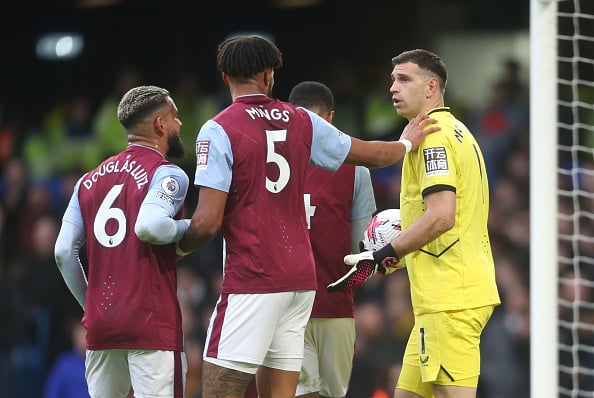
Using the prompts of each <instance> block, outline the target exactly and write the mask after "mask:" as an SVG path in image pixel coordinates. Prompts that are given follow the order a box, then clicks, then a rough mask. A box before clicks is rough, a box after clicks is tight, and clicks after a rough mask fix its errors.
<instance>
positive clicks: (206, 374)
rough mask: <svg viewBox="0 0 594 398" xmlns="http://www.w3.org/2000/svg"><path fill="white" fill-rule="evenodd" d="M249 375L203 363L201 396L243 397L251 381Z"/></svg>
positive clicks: (216, 397)
mask: <svg viewBox="0 0 594 398" xmlns="http://www.w3.org/2000/svg"><path fill="white" fill-rule="evenodd" d="M252 377H253V376H252V375H251V374H249V373H244V372H239V371H237V370H231V369H227V368H223V367H220V366H217V365H213V364H211V363H208V362H204V364H203V368H202V394H203V397H204V398H235V397H238V398H239V397H243V396H244V394H245V391H246V389H247V386H248V384H249V382H250V380H251V379H252Z"/></svg>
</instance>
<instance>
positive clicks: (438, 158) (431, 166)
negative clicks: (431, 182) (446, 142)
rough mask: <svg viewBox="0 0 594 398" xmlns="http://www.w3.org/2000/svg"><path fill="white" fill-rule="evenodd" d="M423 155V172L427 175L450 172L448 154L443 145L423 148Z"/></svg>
mask: <svg viewBox="0 0 594 398" xmlns="http://www.w3.org/2000/svg"><path fill="white" fill-rule="evenodd" d="M423 156H424V158H425V174H426V175H427V177H430V176H434V175H440V174H450V169H449V167H448V155H447V153H446V150H445V148H444V147H435V148H425V149H423Z"/></svg>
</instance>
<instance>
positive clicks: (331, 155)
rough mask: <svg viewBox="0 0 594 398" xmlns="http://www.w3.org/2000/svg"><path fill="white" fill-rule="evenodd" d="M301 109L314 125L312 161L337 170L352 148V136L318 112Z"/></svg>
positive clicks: (317, 164) (320, 165)
mask: <svg viewBox="0 0 594 398" xmlns="http://www.w3.org/2000/svg"><path fill="white" fill-rule="evenodd" d="M300 109H303V110H305V111H306V112H307V114H308V115H309V117H310V118H311V124H312V127H313V138H312V144H311V158H310V161H311V162H312V163H313V164H315V165H316V166H319V167H323V168H325V169H328V170H332V171H336V170H337V169H338V168H339V167H340V166H341V165H342V163H343V162H344V159H345V158H346V156H347V155H348V153H349V151H350V150H351V137H350V136H349V135H347V134H345V133H343V132H342V131H340V130H339V129H337V128H336V127H334V126H333V125H332V124H330V123H328V122H327V121H326V120H324V119H323V118H321V117H320V116H319V115H317V114H316V113H313V112H311V111H309V110H307V109H305V108H300Z"/></svg>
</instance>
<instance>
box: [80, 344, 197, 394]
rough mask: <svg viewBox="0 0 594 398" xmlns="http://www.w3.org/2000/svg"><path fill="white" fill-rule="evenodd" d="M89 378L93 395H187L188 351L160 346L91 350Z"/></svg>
mask: <svg viewBox="0 0 594 398" xmlns="http://www.w3.org/2000/svg"><path fill="white" fill-rule="evenodd" d="M85 368H86V372H85V373H86V375H85V376H86V379H87V384H88V386H89V394H90V396H91V398H126V397H128V394H129V393H130V388H131V387H132V388H133V389H134V397H135V398H164V397H171V398H183V397H184V391H185V388H186V372H187V363H186V355H185V353H183V352H179V351H160V350H132V349H113V350H97V351H91V350H87V355H86V359H85Z"/></svg>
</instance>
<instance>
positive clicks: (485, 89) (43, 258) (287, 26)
mask: <svg viewBox="0 0 594 398" xmlns="http://www.w3.org/2000/svg"><path fill="white" fill-rule="evenodd" d="M528 29H529V2H528V1H518V0H485V1H480V2H479V1H474V0H451V1H440V0H418V1H414V2H413V1H375V0H369V1H365V2H362V1H338V0H269V1H249V2H248V1H212V0H203V1H189V0H185V1H182V0H171V1H167V2H165V1H163V2H161V1H123V0H121V1H118V0H81V1H54V2H52V4H47V3H42V2H39V3H38V4H37V3H35V2H33V3H30V2H27V3H19V2H16V1H14V0H13V1H11V2H3V3H2V5H1V6H0V194H1V196H0V295H1V296H2V299H3V300H2V305H1V306H0V307H1V308H0V325H1V329H0V398H1V397H7V398H8V397H19V398H27V397H32V398H36V397H42V396H43V397H46V398H52V397H61V398H68V397H84V396H86V395H85V393H84V379H81V378H82V377H83V376H84V374H83V373H82V372H84V365H83V362H82V356H81V354H80V349H81V345H80V341H81V331H80V329H79V328H78V327H77V326H78V324H79V320H80V317H81V316H82V311H81V310H80V308H79V307H78V305H77V304H76V301H75V300H74V298H73V297H72V296H71V295H70V293H69V292H68V290H67V289H66V286H65V284H64V282H63V281H62V279H61V277H60V274H59V272H58V270H57V268H56V266H55V262H54V259H53V244H54V242H55V238H56V236H57V231H58V229H59V225H60V220H61V217H62V214H63V212H64V209H65V208H66V205H67V202H68V200H69V198H70V195H71V193H72V188H73V186H74V184H75V182H76V181H77V179H78V178H79V177H80V176H81V175H82V174H83V173H84V172H85V171H87V170H89V169H91V168H92V167H94V166H95V165H96V164H97V163H98V162H100V161H101V160H102V159H103V158H104V157H106V156H108V155H110V154H112V153H115V152H118V151H119V150H121V149H122V148H123V147H124V146H125V143H126V137H125V135H124V134H123V130H122V129H121V127H120V126H119V123H118V121H117V118H116V114H115V109H116V106H117V103H118V102H119V99H120V98H121V95H122V94H123V93H124V92H125V91H126V90H127V89H129V88H130V87H132V86H134V85H139V84H156V85H159V86H162V87H165V88H167V89H169V90H170V91H171V93H172V96H173V98H174V100H175V101H176V103H177V105H178V108H179V111H180V112H179V113H180V118H181V120H182V121H183V122H184V126H183V127H182V137H183V139H184V142H185V143H186V147H187V149H189V150H188V152H189V154H188V156H186V157H185V158H184V159H182V160H180V164H181V165H182V167H183V168H184V169H185V170H186V172H187V173H188V174H189V175H190V176H193V173H194V169H193V168H194V161H195V159H193V157H194V154H193V151H192V147H193V141H194V139H195V137H196V133H197V131H198V129H199V128H200V125H201V124H202V123H203V122H204V121H205V120H207V119H208V118H210V117H212V116H213V115H214V114H215V113H216V112H217V111H219V110H220V109H222V108H223V107H224V106H226V105H227V104H228V103H229V95H228V92H227V90H226V88H225V87H224V86H223V84H222V83H221V81H220V77H219V75H218V73H217V71H216V64H215V51H216V46H217V44H218V43H219V42H220V41H222V40H223V39H225V38H226V37H228V36H229V35H232V34H236V33H245V32H251V33H257V34H262V35H266V36H268V37H269V38H271V39H273V40H274V41H275V42H276V44H277V45H278V46H279V48H280V49H281V51H282V53H283V58H284V66H283V68H281V69H280V70H278V71H277V72H276V74H275V77H276V85H275V88H274V96H275V97H278V98H281V99H286V98H287V96H288V93H289V91H290V89H291V87H292V86H293V85H294V84H296V83H298V82H299V81H302V80H320V81H322V82H324V83H326V84H327V85H328V86H329V87H330V88H331V89H332V90H333V91H334V94H335V97H336V113H337V114H336V118H335V124H336V125H337V126H338V127H339V128H341V129H343V130H344V131H346V132H347V133H349V134H351V135H354V136H358V137H362V138H366V139H394V138H397V137H398V134H399V132H400V131H401V129H402V126H403V124H404V120H402V119H400V118H399V117H398V116H397V115H396V114H395V112H394V109H393V107H392V104H391V101H390V95H389V92H388V88H389V81H390V78H389V75H390V72H391V64H390V60H391V58H392V57H393V56H395V55H397V54H398V53H400V52H401V51H404V50H408V49H412V48H417V47H423V48H427V49H429V50H432V51H435V52H437V53H438V54H439V55H441V56H442V58H443V59H444V61H445V62H446V64H447V66H448V68H449V73H450V79H449V83H448V89H447V92H446V105H449V106H451V107H452V110H453V112H454V113H455V114H456V115H457V116H458V117H459V118H460V119H461V120H463V121H464V122H465V123H466V124H467V125H468V126H469V127H470V128H471V130H472V131H473V132H474V134H475V135H476V136H477V138H478V139H479V142H480V143H481V146H482V148H483V152H484V154H485V158H486V161H487V168H488V173H489V178H490V183H491V191H492V192H491V195H492V200H491V204H492V209H491V217H490V229H491V234H492V241H493V252H494V256H495V260H496V267H497V273H498V280H499V285H500V290H501V295H502V298H503V300H504V304H503V305H502V306H500V307H499V308H498V309H497V311H496V312H495V314H494V316H493V318H492V321H491V322H490V324H489V326H488V328H487V330H485V333H484V336H483V342H482V344H483V374H482V375H481V381H480V386H479V397H480V398H499V397H506V398H523V397H528V396H529V353H528V347H529V323H528V322H529V315H528V314H529V308H528V302H529V300H528V267H529V262H528V260H529V250H528V248H529V231H528V226H529V220H528V186H529V184H528V145H529V142H528V138H529V125H528V120H529V114H528V71H529V56H528V53H529V34H528ZM55 33H59V34H71V35H78V38H79V39H82V42H81V43H80V44H81V45H82V47H81V51H80V53H79V54H78V55H77V56H76V57H72V58H68V53H67V52H63V53H62V55H66V56H65V57H63V58H59V59H44V58H40V53H39V51H40V50H43V49H45V50H46V54H47V52H48V49H49V50H51V49H52V47H51V46H49V47H48V46H45V47H44V46H43V45H41V44H39V41H40V40H41V39H42V38H43V37H44V35H48V34H55ZM50 39H51V38H50ZM46 40H47V38H46ZM76 40H78V39H75V41H74V42H68V43H69V44H70V45H72V43H74V47H76V44H77V43H78V42H76ZM50 41H51V40H50ZM66 47H68V46H66ZM74 47H68V48H74ZM68 48H67V49H68ZM54 50H60V48H59V47H55V48H54ZM62 50H64V49H63V48H61V50H60V51H62ZM49 53H50V54H51V53H52V52H51V51H49ZM55 54H56V51H54V55H55ZM372 178H373V184H374V189H375V194H376V200H377V207H378V209H379V210H381V209H384V208H389V207H399V203H398V200H399V199H398V195H399V190H400V169H399V166H398V165H396V166H393V167H390V168H385V169H377V170H373V171H372ZM195 200H196V192H195V189H191V190H190V192H189V193H188V199H187V202H186V216H189V215H190V214H191V212H192V211H193V208H194V206H195ZM221 253H222V247H221V240H220V238H219V239H217V240H215V241H214V242H213V243H212V244H211V245H209V246H208V247H207V248H205V249H203V250H201V251H199V252H196V253H194V254H192V255H190V256H188V257H186V258H185V259H184V260H183V261H181V262H180V265H179V296H180V302H181V303H182V308H183V314H184V328H185V336H186V351H187V355H188V364H189V371H188V398H197V397H200V366H201V350H202V344H203V341H204V333H205V328H206V326H207V321H208V317H209V316H210V313H211V311H212V308H213V305H214V302H215V300H216V297H217V295H218V287H219V284H220V274H221ZM356 307H357V308H356V319H357V346H356V355H355V360H354V369H353V375H352V380H351V389H350V391H349V395H348V397H353V398H365V397H374V398H380V397H391V396H392V390H393V388H394V384H395V381H396V378H397V375H398V371H399V366H400V361H401V356H402V351H403V348H404V344H405V341H406V338H407V335H408V332H409V330H410V327H411V326H412V324H411V322H412V315H411V312H410V311H411V309H410V298H409V293H408V280H407V277H406V271H400V272H398V273H394V274H392V275H390V277H384V278H380V277H376V278H374V279H372V280H370V281H369V282H368V283H366V284H365V285H364V286H362V287H361V288H359V289H358V291H357V295H356ZM82 337H83V338H84V330H83V331H82ZM65 386H70V388H68V387H65ZM68 389H70V390H72V391H70V392H68V391H67V390H68ZM77 389H78V390H77Z"/></svg>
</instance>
